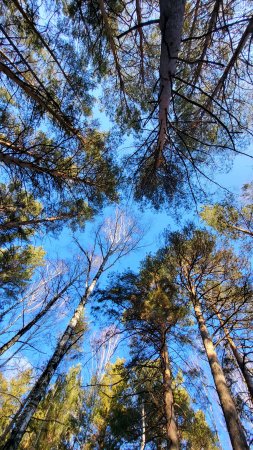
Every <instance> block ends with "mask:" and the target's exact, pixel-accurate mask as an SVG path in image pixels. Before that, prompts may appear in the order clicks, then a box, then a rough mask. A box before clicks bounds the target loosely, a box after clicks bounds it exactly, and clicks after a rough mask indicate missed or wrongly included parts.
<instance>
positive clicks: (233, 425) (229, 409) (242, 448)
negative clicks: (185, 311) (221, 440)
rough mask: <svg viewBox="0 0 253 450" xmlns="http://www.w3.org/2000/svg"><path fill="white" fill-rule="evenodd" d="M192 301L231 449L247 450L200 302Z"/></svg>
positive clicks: (193, 296)
mask: <svg viewBox="0 0 253 450" xmlns="http://www.w3.org/2000/svg"><path fill="white" fill-rule="evenodd" d="M192 301H193V306H194V310H195V315H196V319H197V322H198V326H199V330H200V334H201V338H202V341H203V344H204V347H205V351H206V355H207V359H208V362H209V365H210V368H211V371H212V375H213V379H214V383H215V386H216V390H217V393H218V396H219V399H220V404H221V408H222V410H223V414H224V417H225V421H226V424H227V429H228V433H229V436H230V440H231V444H232V447H233V449H234V450H249V447H248V444H247V441H246V438H245V435H244V431H243V429H242V426H241V423H240V420H239V417H238V414H237V411H236V407H235V404H234V401H233V399H232V396H231V393H230V391H229V388H228V386H227V383H226V379H225V376H224V373H223V370H222V367H221V366H220V364H219V361H218V357H217V354H216V351H215V348H214V345H213V342H212V340H211V338H210V336H209V333H208V330H207V327H206V323H205V319H204V317H203V314H202V309H201V305H200V302H199V300H198V299H197V298H196V295H195V293H193V295H192Z"/></svg>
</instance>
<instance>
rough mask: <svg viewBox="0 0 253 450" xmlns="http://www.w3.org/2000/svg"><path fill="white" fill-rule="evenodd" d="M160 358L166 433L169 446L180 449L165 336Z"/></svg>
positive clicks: (171, 448)
mask: <svg viewBox="0 0 253 450" xmlns="http://www.w3.org/2000/svg"><path fill="white" fill-rule="evenodd" d="M160 358H161V363H162V373H163V398H164V411H165V418H166V435H167V440H168V448H169V449H170V450H179V441H178V433H177V425H176V421H175V415H174V399H173V392H172V388H171V383H172V379H171V371H170V363H169V355H168V348H167V344H166V341H165V338H164V343H163V345H162V348H161V352H160Z"/></svg>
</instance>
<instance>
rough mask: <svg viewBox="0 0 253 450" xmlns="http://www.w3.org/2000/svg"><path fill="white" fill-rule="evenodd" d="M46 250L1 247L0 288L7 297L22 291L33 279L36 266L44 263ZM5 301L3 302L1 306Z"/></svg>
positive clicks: (40, 248) (28, 247)
mask: <svg viewBox="0 0 253 450" xmlns="http://www.w3.org/2000/svg"><path fill="white" fill-rule="evenodd" d="M44 256H45V251H44V250H43V248H42V247H33V246H32V245H26V246H25V247H19V246H15V245H11V246H9V247H7V248H4V247H3V248H1V249H0V290H1V291H2V293H4V294H5V295H7V297H8V296H9V297H11V296H15V294H16V293H17V294H18V293H20V289H21V288H24V287H25V285H26V284H27V283H28V282H29V281H30V280H31V277H32V275H33V273H34V270H35V269H36V267H39V266H41V265H43V263H44ZM2 305H3V303H2V304H1V306H2Z"/></svg>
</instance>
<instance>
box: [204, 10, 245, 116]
mask: <svg viewBox="0 0 253 450" xmlns="http://www.w3.org/2000/svg"><path fill="white" fill-rule="evenodd" d="M252 32H253V17H251V18H250V20H249V23H248V26H247V27H246V29H245V31H244V33H243V34H242V37H241V39H240V41H239V42H238V45H237V47H236V49H235V50H234V53H233V55H232V57H231V59H230V61H229V62H228V64H227V67H226V68H225V70H224V72H223V74H222V76H221V77H220V79H219V81H218V83H217V84H216V86H215V88H214V90H213V92H212V94H211V99H210V100H208V101H207V107H210V105H211V103H212V100H213V99H214V97H216V95H218V93H219V92H220V90H221V88H222V87H223V86H224V83H225V81H226V79H227V77H228V75H229V73H230V71H231V69H232V67H234V65H235V63H236V61H237V60H238V58H239V56H240V54H241V52H242V50H243V48H244V47H245V45H246V43H247V41H248V39H249V38H250V36H251V35H252Z"/></svg>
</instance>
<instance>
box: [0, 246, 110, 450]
mask: <svg viewBox="0 0 253 450" xmlns="http://www.w3.org/2000/svg"><path fill="white" fill-rule="evenodd" d="M108 257H109V255H107V257H105V259H104V261H103V263H102V264H101V266H100V268H99V270H98V272H97V274H96V275H95V277H94V278H93V281H92V283H91V284H90V285H89V286H88V287H87V289H86V291H85V294H84V296H83V297H82V299H81V301H80V303H79V305H78V307H77V308H76V310H75V312H74V314H73V316H72V318H71V320H70V322H69V324H68V326H67V328H66V330H65V332H64V333H63V335H62V337H61V338H60V340H59V341H58V344H57V346H56V349H55V351H54V353H53V355H52V357H51V358H50V360H49V361H48V363H47V366H46V368H45V369H44V371H43V372H42V374H41V376H40V377H39V379H38V380H37V382H36V383H35V385H34V387H33V388H32V390H31V392H30V394H29V395H28V397H27V399H26V400H25V402H24V404H23V407H22V408H21V409H20V410H19V412H18V414H16V415H15V420H13V421H12V422H11V424H10V425H9V426H8V428H9V429H12V431H11V432H10V435H9V438H8V439H7V441H6V443H5V444H4V446H3V447H2V449H3V450H16V449H17V448H18V447H19V444H20V442H21V440H22V438H23V435H24V433H25V431H26V429H27V426H28V425H29V423H30V420H31V418H32V416H33V414H34V413H35V411H36V410H37V407H38V405H39V403H40V401H41V400H42V399H43V398H44V396H45V394H46V391H47V388H48V386H49V383H50V380H51V378H52V377H53V375H54V373H55V371H56V369H57V367H58V366H59V364H60V362H61V361H62V359H63V357H64V356H65V354H66V353H67V352H68V350H69V348H70V346H71V342H72V340H73V337H74V335H75V327H76V325H77V323H78V321H79V320H80V318H81V317H82V313H83V310H84V306H85V304H86V302H87V299H88V298H89V296H90V295H91V294H92V292H93V290H94V288H95V286H96V283H97V281H98V279H99V277H100V275H101V274H102V272H103V270H104V267H105V264H106V262H107V260H108ZM4 435H5V432H4Z"/></svg>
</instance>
